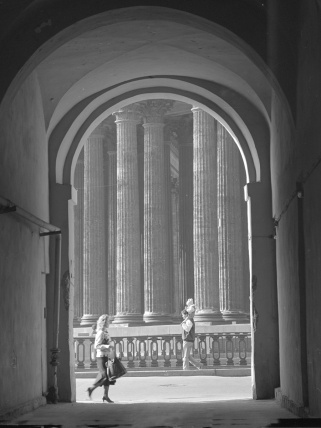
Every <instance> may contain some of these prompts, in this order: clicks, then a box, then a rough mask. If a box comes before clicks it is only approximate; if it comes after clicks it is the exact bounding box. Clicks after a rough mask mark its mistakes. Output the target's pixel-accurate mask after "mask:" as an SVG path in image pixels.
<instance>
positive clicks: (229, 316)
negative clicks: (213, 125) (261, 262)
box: [217, 122, 248, 323]
mask: <svg viewBox="0 0 321 428" xmlns="http://www.w3.org/2000/svg"><path fill="white" fill-rule="evenodd" d="M217 144H218V155H217V156H218V219H219V228H218V241H219V266H220V272H219V273H220V275H219V279H220V307H221V312H222V315H223V319H224V320H225V321H227V322H232V321H235V322H238V323H240V322H248V319H247V317H246V315H245V304H244V285H243V279H244V262H245V259H244V254H243V239H242V228H243V227H246V225H245V224H244V225H243V224H242V215H241V204H242V203H243V205H244V202H243V201H244V197H243V198H242V195H241V183H240V160H241V156H240V152H239V150H238V148H237V146H236V144H235V142H234V140H233V138H232V137H231V135H230V134H229V133H228V131H227V130H226V129H225V128H224V127H223V125H221V124H220V123H219V122H218V123H217Z"/></svg>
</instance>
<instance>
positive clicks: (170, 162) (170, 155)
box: [164, 126, 178, 314]
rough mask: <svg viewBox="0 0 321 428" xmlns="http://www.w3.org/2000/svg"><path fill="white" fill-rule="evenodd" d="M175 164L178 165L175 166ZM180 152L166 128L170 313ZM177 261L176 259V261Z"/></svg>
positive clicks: (165, 157)
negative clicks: (174, 196) (174, 182)
mask: <svg viewBox="0 0 321 428" xmlns="http://www.w3.org/2000/svg"><path fill="white" fill-rule="evenodd" d="M175 163H176V164H177V165H175ZM177 167H178V151H177V149H176V147H175V139H174V138H173V135H172V132H171V131H170V129H169V128H168V127H167V126H165V128H164V173H165V204H166V210H167V216H168V220H167V221H168V223H167V224H168V231H169V239H168V263H169V265H168V270H169V272H168V275H169V295H170V302H171V309H170V313H171V314H173V313H174V312H175V287H177V285H178V284H175V282H174V269H175V267H176V266H174V252H173V251H174V248H173V245H174V242H173V207H172V177H173V176H176V178H177V175H178V170H177ZM175 261H176V259H175Z"/></svg>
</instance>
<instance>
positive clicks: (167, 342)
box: [163, 337, 171, 367]
mask: <svg viewBox="0 0 321 428" xmlns="http://www.w3.org/2000/svg"><path fill="white" fill-rule="evenodd" d="M166 351H168V352H166ZM163 356H164V367H170V366H171V338H170V337H165V338H164V341H163Z"/></svg>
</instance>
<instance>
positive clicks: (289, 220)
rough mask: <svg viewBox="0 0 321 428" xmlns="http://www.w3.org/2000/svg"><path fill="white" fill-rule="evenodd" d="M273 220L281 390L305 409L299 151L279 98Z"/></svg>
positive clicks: (273, 163) (273, 149)
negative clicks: (301, 305) (300, 284)
mask: <svg viewBox="0 0 321 428" xmlns="http://www.w3.org/2000/svg"><path fill="white" fill-rule="evenodd" d="M271 119H272V120H271V180H272V195H273V196H272V199H273V202H272V206H273V213H272V216H273V217H274V218H275V219H276V220H277V221H278V226H277V228H276V265H277V288H278V313H279V355H280V387H281V391H282V395H283V396H286V399H287V400H290V401H292V402H294V403H295V406H296V407H297V408H300V407H302V406H303V384H302V376H301V358H302V354H301V351H302V347H301V338H300V335H301V330H300V326H301V324H300V322H301V321H300V288H299V270H298V266H299V258H298V251H299V250H298V218H297V196H296V182H297V176H298V165H297V161H298V159H299V158H298V151H297V145H296V138H295V132H294V126H293V122H292V121H291V118H290V115H289V111H287V110H286V109H284V108H283V107H282V105H281V101H280V99H279V98H278V97H276V96H274V97H273V102H272V116H271Z"/></svg>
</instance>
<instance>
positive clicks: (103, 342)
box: [87, 314, 116, 403]
mask: <svg viewBox="0 0 321 428" xmlns="http://www.w3.org/2000/svg"><path fill="white" fill-rule="evenodd" d="M108 326H109V317H108V315H107V314H104V315H101V316H100V317H99V318H98V321H97V329H96V338H95V344H94V347H95V349H96V358H97V367H98V370H99V373H98V375H97V377H96V379H95V382H94V384H93V385H92V387H91V388H88V389H87V392H88V395H89V398H91V394H92V393H93V391H94V390H95V389H96V388H97V387H98V386H103V387H104V396H103V401H106V402H107V403H113V401H112V400H111V399H110V398H109V396H108V391H109V385H114V384H115V382H116V381H115V380H114V381H111V380H109V378H108V374H107V367H106V366H107V364H106V363H107V362H108V357H110V353H111V352H112V351H113V349H114V348H113V347H112V346H110V345H109V342H110V337H109V334H108V331H107V328H108Z"/></svg>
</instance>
